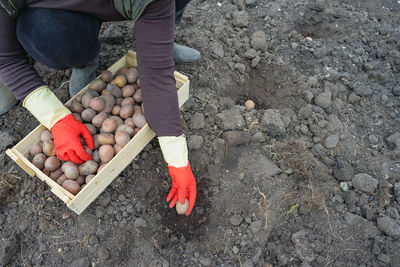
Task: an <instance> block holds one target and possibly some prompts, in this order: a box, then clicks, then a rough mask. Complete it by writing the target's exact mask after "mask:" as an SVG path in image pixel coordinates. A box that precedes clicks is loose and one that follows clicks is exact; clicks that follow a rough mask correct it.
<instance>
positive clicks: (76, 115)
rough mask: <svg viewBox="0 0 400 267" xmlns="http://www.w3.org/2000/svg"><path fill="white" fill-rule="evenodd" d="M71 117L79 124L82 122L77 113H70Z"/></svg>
mask: <svg viewBox="0 0 400 267" xmlns="http://www.w3.org/2000/svg"><path fill="white" fill-rule="evenodd" d="M72 116H74V118H75V120H77V121H79V122H83V120H82V117H81V114H79V113H72Z"/></svg>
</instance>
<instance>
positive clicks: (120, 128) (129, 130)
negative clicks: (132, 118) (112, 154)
mask: <svg viewBox="0 0 400 267" xmlns="http://www.w3.org/2000/svg"><path fill="white" fill-rule="evenodd" d="M120 131H124V132H127V133H128V134H129V136H130V137H132V136H133V127H131V126H129V125H126V124H121V125H119V126H118V127H117V129H116V130H115V139H116V138H117V133H118V132H120Z"/></svg>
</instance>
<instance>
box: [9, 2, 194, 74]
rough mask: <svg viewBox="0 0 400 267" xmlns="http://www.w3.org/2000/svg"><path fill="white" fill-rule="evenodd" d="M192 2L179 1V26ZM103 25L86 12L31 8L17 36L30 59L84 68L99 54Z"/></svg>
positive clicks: (52, 65) (21, 18)
mask: <svg viewBox="0 0 400 267" xmlns="http://www.w3.org/2000/svg"><path fill="white" fill-rule="evenodd" d="M189 2H190V0H175V7H176V17H175V25H178V24H179V22H180V20H181V18H182V14H183V12H184V9H185V7H186V5H187V4H188V3H189ZM101 23H102V21H100V20H99V19H96V18H95V17H92V16H90V15H87V14H84V13H79V12H72V11H67V10H59V9H49V8H31V9H25V10H23V11H22V12H21V15H20V16H19V17H18V20H17V37H18V40H19V42H20V43H21V45H22V46H23V47H24V49H25V51H26V52H27V53H28V54H29V55H30V56H32V57H33V58H34V59H35V60H36V61H38V62H40V63H42V64H44V65H46V66H48V67H50V68H53V69H57V70H63V69H69V68H83V67H85V66H86V64H87V63H89V62H91V61H92V60H93V59H94V58H95V57H96V56H97V55H98V53H99V50H100V43H99V40H98V37H99V30H100V27H101Z"/></svg>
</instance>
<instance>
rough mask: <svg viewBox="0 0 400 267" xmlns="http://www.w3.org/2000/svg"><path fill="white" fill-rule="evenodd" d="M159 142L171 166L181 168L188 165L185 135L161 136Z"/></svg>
mask: <svg viewBox="0 0 400 267" xmlns="http://www.w3.org/2000/svg"><path fill="white" fill-rule="evenodd" d="M158 142H159V143H160V147H161V151H162V153H163V156H164V159H165V161H166V162H167V163H168V165H169V166H173V167H175V168H181V167H186V166H187V165H188V162H189V161H188V149H187V144H186V136H185V135H184V134H182V135H181V136H161V137H158Z"/></svg>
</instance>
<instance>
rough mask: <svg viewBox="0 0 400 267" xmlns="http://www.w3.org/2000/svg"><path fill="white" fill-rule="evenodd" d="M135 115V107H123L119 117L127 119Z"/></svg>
mask: <svg viewBox="0 0 400 267" xmlns="http://www.w3.org/2000/svg"><path fill="white" fill-rule="evenodd" d="M132 115H133V106H132V105H123V106H122V107H121V111H120V114H119V116H120V117H121V118H123V119H127V118H129V117H131V116H132Z"/></svg>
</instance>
